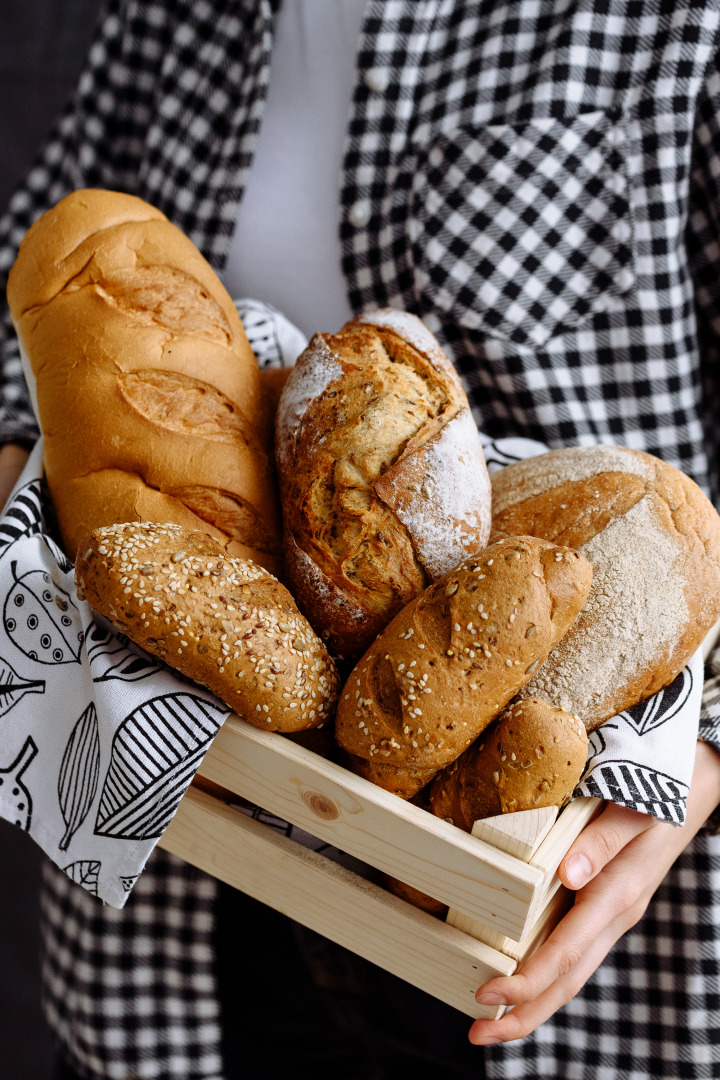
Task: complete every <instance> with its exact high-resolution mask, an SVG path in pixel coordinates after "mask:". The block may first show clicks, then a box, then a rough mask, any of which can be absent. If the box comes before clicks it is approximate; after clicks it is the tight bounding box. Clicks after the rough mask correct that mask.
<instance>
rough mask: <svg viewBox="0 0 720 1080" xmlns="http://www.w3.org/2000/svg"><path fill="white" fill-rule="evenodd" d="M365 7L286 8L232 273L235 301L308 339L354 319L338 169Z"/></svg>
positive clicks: (295, 0)
mask: <svg viewBox="0 0 720 1080" xmlns="http://www.w3.org/2000/svg"><path fill="white" fill-rule="evenodd" d="M364 9H365V0H284V2H283V4H282V7H281V9H280V12H279V13H278V16H277V20H276V29H275V44H274V48H273V55H272V67H271V73H270V85H269V88H268V98H267V104H266V107H265V114H264V117H263V121H262V126H261V129H260V134H259V136H258V142H257V148H256V152H255V158H254V161H253V165H252V168H251V170H250V177H249V181H248V185H247V189H246V191H245V195H244V197H243V200H242V203H241V205H240V209H239V213H238V218H237V223H236V225H235V231H234V234H233V238H232V243H231V247H230V254H229V257H228V262H227V266H226V268H225V272H224V283H225V286H226V288H227V289H228V291H229V292H230V294H231V295H232V296H235V297H242V296H252V297H255V298H256V299H258V300H264V301H266V302H267V303H270V304H273V305H274V306H275V307H277V308H279V309H280V311H282V312H283V313H284V314H285V315H287V317H288V318H289V319H291V320H292V322H294V323H295V324H296V325H297V326H298V327H300V329H301V330H303V331H304V333H305V334H307V335H308V336H310V335H311V334H313V333H314V332H315V331H316V330H327V331H331V332H332V331H335V330H338V329H339V328H340V326H342V324H343V323H344V322H346V321H347V319H348V318H350V315H351V314H352V313H351V311H350V307H349V304H348V301H347V296H346V292H345V286H344V283H343V278H342V273H341V268H340V241H339V239H338V207H339V183H340V170H341V165H342V159H343V150H344V143H345V135H346V129H347V121H348V113H349V108H350V100H351V96H352V88H353V82H354V76H355V57H356V52H357V43H358V35H359V33H360V29H361V24H362V17H363V12H364Z"/></svg>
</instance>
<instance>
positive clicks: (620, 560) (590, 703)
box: [492, 446, 720, 730]
mask: <svg viewBox="0 0 720 1080" xmlns="http://www.w3.org/2000/svg"><path fill="white" fill-rule="evenodd" d="M492 484H493V533H492V537H493V539H498V538H500V537H502V536H511V535H513V534H514V533H516V532H518V531H522V532H528V533H531V534H532V535H533V536H539V537H542V538H543V539H545V540H550V541H552V542H553V543H556V544H569V545H571V546H573V547H576V548H577V549H578V551H580V552H581V553H582V554H583V555H584V556H585V557H586V558H587V560H588V561H589V562H590V564H591V565H592V568H593V582H592V587H591V589H590V594H589V596H588V598H587V601H586V603H585V606H584V608H583V610H582V612H581V613H580V616H579V617H578V619H577V621H576V622H575V624H574V625H573V626H572V627H571V629H570V630H569V631H568V633H567V634H566V635H565V637H564V638H563V639H562V641H560V642H559V644H558V645H557V646H556V647H555V648H554V649H553V652H552V653H551V655H550V657H549V658H548V660H547V661H546V663H545V664H544V665H543V667H542V669H541V670H540V671H538V673H537V675H535V676H534V677H533V678H532V679H531V681H530V682H529V683H527V685H526V686H525V687H524V688H523V690H522V692H521V696H527V697H542V698H545V699H546V700H548V701H550V702H551V703H552V704H554V705H557V706H562V707H563V708H565V709H567V710H568V712H571V713H573V715H575V716H577V717H578V719H580V720H582V721H583V723H584V724H585V725H586V727H587V729H588V730H592V729H593V728H595V727H597V726H598V725H599V724H601V723H603V721H605V720H607V719H608V718H609V717H611V716H614V715H615V714H616V713H619V712H622V710H623V709H627V708H629V707H630V706H632V705H634V704H636V703H637V702H638V701H641V700H643V699H644V698H646V697H649V696H650V695H651V694H654V693H656V692H657V691H658V690H660V689H661V688H662V687H663V686H667V685H668V684H669V683H671V682H672V681H673V679H674V678H675V676H676V675H677V674H678V673H679V672H680V671H681V669H682V668H683V667H684V666H685V664H686V663H687V662H688V660H689V659H690V657H691V656H692V654H693V653H694V652H695V650H696V649H697V648H698V647H699V645H700V644H701V642H702V640H703V638H704V637H705V635H706V633H707V632H708V630H709V629H710V628H711V627H712V626H713V624H714V623H715V622H716V621H717V619H718V617H719V616H720V517H719V516H718V514H717V512H716V511H715V509H714V508H713V506H712V504H711V503H710V501H709V500H708V499H707V498H706V497H705V495H704V494H703V493H702V491H701V490H700V488H699V487H698V486H697V484H695V483H694V482H693V481H692V480H690V479H689V478H688V477H687V476H685V475H684V474H683V473H681V472H680V471H679V470H678V469H675V468H673V466H671V465H668V464H667V463H666V462H663V461H661V460H660V459H659V458H657V457H654V456H652V455H650V454H645V453H641V452H640V451H636V450H629V449H626V448H624V447H620V446H593V447H573V448H568V449H563V450H552V451H550V452H549V453H547V454H541V455H540V456H538V457H534V458H528V459H526V460H524V461H519V462H517V463H515V464H513V465H509V466H508V467H507V468H505V469H502V470H501V471H500V472H498V473H496V474H495V475H494V477H493V481H492Z"/></svg>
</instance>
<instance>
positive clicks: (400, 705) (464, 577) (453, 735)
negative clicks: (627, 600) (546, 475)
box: [335, 536, 592, 798]
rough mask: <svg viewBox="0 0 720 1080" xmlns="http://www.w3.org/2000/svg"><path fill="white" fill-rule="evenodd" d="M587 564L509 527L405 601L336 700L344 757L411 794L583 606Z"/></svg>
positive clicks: (468, 738)
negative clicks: (509, 533)
mask: <svg viewBox="0 0 720 1080" xmlns="http://www.w3.org/2000/svg"><path fill="white" fill-rule="evenodd" d="M591 577H592V570H591V568H590V564H589V563H588V561H587V560H586V559H584V558H583V557H582V556H580V555H578V554H577V552H575V551H573V550H571V549H570V548H560V547H556V546H555V545H554V544H549V543H547V542H546V541H544V540H538V539H536V538H535V537H532V536H515V537H512V538H511V539H508V540H501V541H500V542H499V543H497V544H493V545H491V546H490V547H487V548H485V550H484V551H483V552H482V554H481V555H479V556H478V557H477V558H473V559H468V560H466V561H465V562H463V563H461V564H460V566H457V567H456V568H455V569H454V570H453V571H452V572H451V573H449V574H447V575H446V576H445V577H444V578H441V580H440V581H438V582H436V583H435V584H434V585H432V586H431V587H430V588H429V589H427V590H426V591H425V592H424V593H423V594H422V596H420V597H418V598H417V599H415V600H413V601H411V603H409V604H408V605H407V606H406V607H405V608H403V610H402V611H401V612H400V614H399V615H396V616H395V618H394V619H393V621H392V622H391V623H390V625H389V626H388V627H387V628H386V630H385V631H384V632H383V633H382V634H381V635H380V637H379V638H378V639H377V640H376V641H375V642H374V643H373V645H371V647H370V648H369V649H368V651H367V653H366V654H365V656H364V657H363V658H362V660H361V661H360V663H359V664H358V665H357V667H356V668H355V670H354V671H353V672H352V674H351V675H350V678H349V679H348V681H347V683H346V685H345V687H344V689H343V692H342V694H341V697H340V701H339V703H338V712H337V720H336V725H335V735H336V738H337V740H338V743H339V744H340V746H341V747H343V749H344V750H346V751H347V752H348V754H350V755H351V763H352V767H353V768H354V769H355V771H356V772H358V773H359V774H360V775H361V776H364V777H365V778H366V779H368V780H372V782H373V783H376V784H378V785H379V786H380V787H384V788H386V789H387V790H389V791H393V792H395V793H396V794H398V795H402V796H403V797H405V798H407V797H410V796H412V795H413V794H415V792H417V791H419V790H420V788H422V787H424V786H425V784H427V783H428V782H429V781H430V780H431V779H432V778H433V776H434V775H435V773H437V772H438V771H439V770H440V769H442V768H444V767H445V766H446V765H448V764H450V762H451V761H454V760H455V758H457V757H458V756H459V755H460V754H461V753H462V752H463V751H464V750H466V749H467V747H468V746H470V744H471V743H472V742H473V741H474V740H475V739H476V738H477V737H478V735H480V733H481V732H482V731H483V730H484V729H485V727H486V726H487V725H488V724H489V723H490V721H491V720H492V719H493V718H494V717H495V716H497V714H498V713H499V712H500V710H501V709H502V708H504V706H505V705H507V704H508V702H509V701H510V700H511V699H512V698H513V697H514V696H515V695H516V694H517V692H518V690H519V689H520V688H521V687H522V686H524V685H525V683H526V682H527V681H528V680H529V679H530V678H531V677H532V675H533V673H534V672H535V671H536V670H537V669H538V668H539V667H540V665H541V664H542V663H543V662H544V661H545V660H546V659H547V657H548V654H549V653H550V650H551V649H552V648H553V647H554V646H555V645H556V644H557V642H558V641H559V640H560V638H561V637H562V636H563V634H564V633H565V632H566V631H567V629H568V627H569V626H570V625H571V624H572V622H573V621H574V620H575V618H576V617H577V615H578V612H579V611H580V609H581V608H582V605H583V603H584V601H585V598H586V596H587V594H588V591H589V589H590V581H591Z"/></svg>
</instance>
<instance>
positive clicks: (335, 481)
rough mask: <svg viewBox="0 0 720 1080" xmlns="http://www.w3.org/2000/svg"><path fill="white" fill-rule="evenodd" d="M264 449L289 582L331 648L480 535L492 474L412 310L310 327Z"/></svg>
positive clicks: (350, 649)
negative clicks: (272, 455) (276, 488)
mask: <svg viewBox="0 0 720 1080" xmlns="http://www.w3.org/2000/svg"><path fill="white" fill-rule="evenodd" d="M276 455H277V462H278V472H279V477H280V488H281V496H282V504H283V514H284V519H285V564H286V573H287V576H288V579H289V581H290V583H291V588H292V590H293V594H294V595H295V596H296V597H297V599H298V602H299V604H300V607H301V608H302V610H303V611H304V612H305V613H306V614H307V616H308V618H309V619H310V622H311V623H312V624H313V626H314V627H315V629H316V630H317V631H318V632H319V633H321V634H322V635H323V637H324V639H325V640H326V641H327V643H328V646H329V648H330V651H331V652H332V653H333V654H334V655H336V656H337V657H339V658H343V659H346V660H348V659H357V658H358V657H359V656H360V655H362V653H363V652H364V651H365V649H366V648H367V646H368V645H369V644H370V642H371V641H372V640H373V639H374V637H375V636H376V635H377V634H378V632H379V631H380V630H382V628H383V627H384V626H386V625H387V623H388V622H389V621H390V619H391V618H392V616H393V615H395V614H396V613H397V612H398V611H399V610H400V608H401V607H403V606H404V605H405V604H406V603H407V602H408V601H409V600H411V599H413V597H415V596H417V595H419V593H421V592H422V591H423V589H424V588H426V587H427V585H428V584H430V582H432V581H435V580H436V579H437V578H439V577H441V576H442V575H443V574H445V573H447V572H448V570H450V569H452V567H453V566H455V565H456V564H457V563H459V562H460V561H461V560H462V559H464V558H467V556H468V555H470V554H472V553H473V552H476V551H479V550H480V549H481V548H482V547H483V546H484V544H485V542H486V540H487V537H488V532H489V521H490V502H489V498H490V482H489V479H488V476H487V470H486V467H485V458H484V455H483V451H482V447H481V445H480V439H479V436H478V432H477V428H476V425H475V422H474V421H473V418H472V415H471V413H470V410H469V407H468V403H467V399H466V397H465V394H464V392H463V390H462V387H461V385H460V381H459V379H458V377H457V375H456V373H455V371H454V369H453V367H452V364H451V363H450V361H449V360H448V359H447V357H446V356H445V354H444V353H443V352H442V350H441V348H440V346H439V345H438V343H437V341H436V340H435V338H434V337H433V336H432V335H431V334H430V333H429V331H428V330H426V329H425V327H424V326H423V324H422V323H421V322H420V320H419V319H416V318H415V317H414V316H412V315H408V314H405V313H401V312H399V311H391V310H385V311H375V312H370V313H368V314H366V315H363V316H361V317H359V318H357V319H355V320H353V321H352V322H350V323H348V324H347V325H346V326H344V327H343V328H342V330H340V331H339V333H337V334H333V335H330V334H316V335H315V337H314V338H313V339H312V341H311V342H310V345H309V346H308V348H307V349H306V351H305V352H304V353H303V354H302V355H301V356H300V358H299V359H298V362H297V365H296V367H295V369H294V370H293V372H292V374H291V375H290V378H289V380H288V382H287V384H286V386H285V389H284V391H283V393H282V396H281V398H280V404H279V407H278V414H277V424H276Z"/></svg>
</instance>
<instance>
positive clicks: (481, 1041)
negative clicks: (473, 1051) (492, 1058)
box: [470, 1035, 500, 1046]
mask: <svg viewBox="0 0 720 1080" xmlns="http://www.w3.org/2000/svg"><path fill="white" fill-rule="evenodd" d="M470 1042H471V1043H472V1044H473V1046H494V1045H495V1043H499V1042H500V1040H499V1039H496V1038H495V1037H494V1036H491V1035H474V1036H472V1037H471V1039H470Z"/></svg>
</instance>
